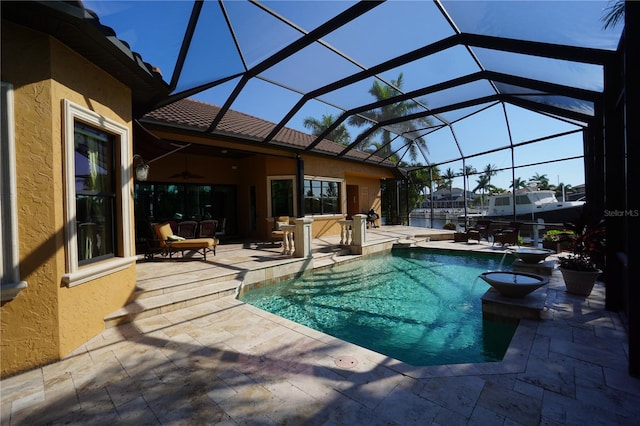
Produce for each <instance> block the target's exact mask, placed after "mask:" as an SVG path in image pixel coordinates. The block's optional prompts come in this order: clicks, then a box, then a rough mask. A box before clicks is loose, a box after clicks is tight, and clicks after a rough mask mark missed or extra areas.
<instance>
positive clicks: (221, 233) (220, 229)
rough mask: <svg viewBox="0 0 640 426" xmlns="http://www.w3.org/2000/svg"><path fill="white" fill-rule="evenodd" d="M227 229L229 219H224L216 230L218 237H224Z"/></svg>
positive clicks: (219, 222)
mask: <svg viewBox="0 0 640 426" xmlns="http://www.w3.org/2000/svg"><path fill="white" fill-rule="evenodd" d="M226 227H227V218H226V217H223V218H222V219H220V220H219V221H218V228H217V229H216V237H224V235H225V232H226V231H225V228H226Z"/></svg>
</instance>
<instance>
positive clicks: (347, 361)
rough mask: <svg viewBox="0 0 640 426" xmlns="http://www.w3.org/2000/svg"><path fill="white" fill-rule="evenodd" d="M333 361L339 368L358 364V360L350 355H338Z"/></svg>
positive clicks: (352, 366)
mask: <svg viewBox="0 0 640 426" xmlns="http://www.w3.org/2000/svg"><path fill="white" fill-rule="evenodd" d="M335 363H336V365H337V366H338V367H340V368H354V367H355V366H356V365H358V360H357V359H355V357H352V356H339V357H338V358H336V359H335Z"/></svg>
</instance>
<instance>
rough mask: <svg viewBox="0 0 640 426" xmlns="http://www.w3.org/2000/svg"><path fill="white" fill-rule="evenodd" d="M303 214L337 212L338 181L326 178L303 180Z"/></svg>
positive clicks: (338, 198) (338, 203) (338, 209)
mask: <svg viewBox="0 0 640 426" xmlns="http://www.w3.org/2000/svg"><path fill="white" fill-rule="evenodd" d="M304 212H305V214H312V215H316V214H317V215H321V214H339V213H340V182H338V181H326V180H308V179H305V181H304Z"/></svg>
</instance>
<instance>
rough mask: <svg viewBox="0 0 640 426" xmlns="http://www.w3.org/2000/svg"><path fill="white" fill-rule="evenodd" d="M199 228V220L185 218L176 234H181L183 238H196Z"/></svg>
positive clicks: (179, 224)
mask: <svg viewBox="0 0 640 426" xmlns="http://www.w3.org/2000/svg"><path fill="white" fill-rule="evenodd" d="M197 229H198V222H196V221H195V220H185V221H183V222H180V223H178V232H176V235H179V236H181V237H183V238H195V237H196V230H197Z"/></svg>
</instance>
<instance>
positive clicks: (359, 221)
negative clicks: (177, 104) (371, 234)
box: [351, 214, 367, 246]
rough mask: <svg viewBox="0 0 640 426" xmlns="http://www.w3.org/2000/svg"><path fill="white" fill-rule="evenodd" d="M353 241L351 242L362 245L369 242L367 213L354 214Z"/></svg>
mask: <svg viewBox="0 0 640 426" xmlns="http://www.w3.org/2000/svg"><path fill="white" fill-rule="evenodd" d="M352 228H353V242H352V243H351V244H353V245H356V246H362V245H363V244H364V243H366V242H367V215H366V214H354V215H353V226H352Z"/></svg>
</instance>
